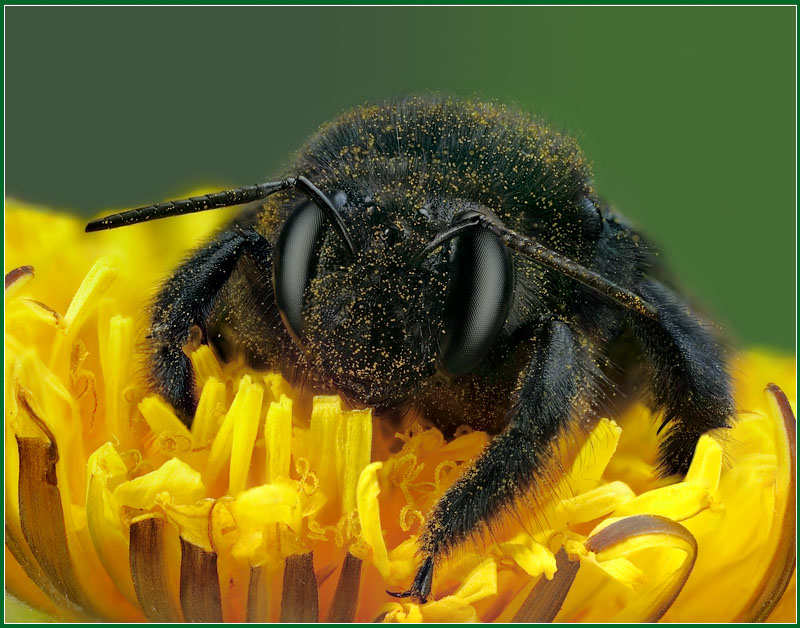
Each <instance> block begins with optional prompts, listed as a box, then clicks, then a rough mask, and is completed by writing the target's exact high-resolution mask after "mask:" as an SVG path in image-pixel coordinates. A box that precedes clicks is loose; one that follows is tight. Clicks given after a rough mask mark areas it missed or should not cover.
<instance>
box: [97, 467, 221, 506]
mask: <svg viewBox="0 0 800 628" xmlns="http://www.w3.org/2000/svg"><path fill="white" fill-rule="evenodd" d="M205 492H206V489H205V486H203V481H202V479H201V477H200V473H198V472H197V471H195V470H194V469H192V468H191V467H190V466H189V465H188V464H186V463H185V462H182V461H181V460H178V459H177V458H172V459H171V460H168V461H167V462H165V463H164V464H163V465H161V467H159V468H158V469H156V470H155V471H152V472H150V473H148V474H146V475H143V476H141V477H138V478H136V479H133V480H130V481H128V482H123V483H122V484H120V485H119V486H118V487H117V488H116V489H114V493H113V495H114V499H115V500H116V501H117V503H119V504H120V505H124V506H130V507H131V508H140V509H149V508H152V507H153V506H155V504H156V498H157V497H158V495H159V494H160V493H168V494H169V496H170V498H171V499H172V501H173V503H176V504H192V503H194V502H196V501H197V500H199V499H202V498H203V497H204V496H205Z"/></svg>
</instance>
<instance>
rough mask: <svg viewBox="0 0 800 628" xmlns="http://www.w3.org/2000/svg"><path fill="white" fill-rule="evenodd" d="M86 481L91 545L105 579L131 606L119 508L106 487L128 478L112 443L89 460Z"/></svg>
mask: <svg viewBox="0 0 800 628" xmlns="http://www.w3.org/2000/svg"><path fill="white" fill-rule="evenodd" d="M87 470H88V473H89V481H88V485H87V487H86V521H87V525H88V528H89V534H90V536H91V538H92V544H93V545H94V548H95V551H96V552H97V556H98V558H99V559H100V561H101V562H102V563H103V566H104V567H105V568H106V571H107V572H108V575H109V576H110V577H111V579H112V580H113V581H114V584H115V585H116V586H117V587H118V588H119V590H120V591H122V593H123V594H124V595H125V597H127V598H128V599H129V600H131V601H132V602H135V600H136V593H135V592H134V590H133V581H132V580H131V572H130V564H129V562H128V538H127V535H126V534H124V533H123V527H122V522H121V521H120V517H119V505H118V504H117V502H116V500H115V499H114V497H113V495H112V493H111V490H110V489H109V483H114V482H118V481H120V480H122V479H124V478H126V477H127V476H128V467H127V465H126V464H125V462H124V460H123V459H122V456H120V455H119V453H117V450H116V449H115V448H114V446H113V445H112V444H111V443H106V444H104V445H102V446H101V447H100V448H99V449H98V450H97V451H95V452H94V453H93V454H92V455H91V456H89V461H88V463H87Z"/></svg>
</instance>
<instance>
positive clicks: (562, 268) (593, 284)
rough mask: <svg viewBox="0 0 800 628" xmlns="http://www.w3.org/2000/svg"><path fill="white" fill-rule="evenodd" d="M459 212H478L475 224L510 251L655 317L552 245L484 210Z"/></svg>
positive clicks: (637, 298)
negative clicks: (532, 236)
mask: <svg viewBox="0 0 800 628" xmlns="http://www.w3.org/2000/svg"><path fill="white" fill-rule="evenodd" d="M462 216H469V217H475V216H477V217H478V218H477V220H478V224H479V225H480V226H481V227H483V228H485V229H488V230H489V231H491V232H492V233H494V234H495V235H496V236H497V237H499V238H500V240H501V241H502V242H503V244H505V245H506V246H507V247H508V248H509V249H511V250H512V251H516V252H517V253H520V254H521V255H524V256H525V257H527V258H529V259H531V260H533V261H534V262H537V263H538V264H541V265H542V266H546V267H547V268H550V269H552V270H554V271H556V272H558V273H561V274H562V275H564V276H566V277H569V278H571V279H574V280H575V281H578V282H580V283H582V284H583V285H585V286H588V287H589V288H592V289H593V290H595V291H596V292H599V293H600V294H602V295H605V296H606V297H608V298H609V299H612V300H613V301H616V302H617V303H618V304H619V305H621V306H623V307H624V308H626V309H629V310H632V311H634V312H638V313H639V314H642V315H643V316H647V317H648V318H652V319H656V320H658V310H657V309H656V308H655V306H653V305H652V304H651V303H648V302H647V301H645V300H644V299H642V297H640V296H639V295H638V294H635V293H633V292H631V291H630V290H628V289H627V288H623V287H622V286H619V285H617V284H616V283H614V282H613V281H611V280H610V279H607V278H606V277H603V275H601V274H600V273H597V272H595V271H593V270H591V269H589V268H586V267H585V266H582V265H581V264H579V263H578V262H576V261H574V260H572V259H570V258H569V257H567V256H566V255H562V254H561V253H558V252H557V251H554V250H553V249H549V248H547V247H546V246H544V245H542V244H539V243H538V242H537V241H536V240H534V239H533V238H529V237H527V236H523V235H520V234H519V233H517V232H516V231H512V230H511V229H509V228H508V227H506V226H505V225H503V224H502V223H501V222H500V221H499V220H498V219H497V218H495V217H493V216H490V215H489V214H487V213H485V212H478V211H475V210H468V211H467V212H462Z"/></svg>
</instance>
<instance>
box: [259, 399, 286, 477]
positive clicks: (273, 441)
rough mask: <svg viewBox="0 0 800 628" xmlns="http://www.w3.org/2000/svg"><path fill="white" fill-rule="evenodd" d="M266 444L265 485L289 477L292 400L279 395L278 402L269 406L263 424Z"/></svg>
mask: <svg viewBox="0 0 800 628" xmlns="http://www.w3.org/2000/svg"><path fill="white" fill-rule="evenodd" d="M264 440H265V442H266V444H267V465H266V466H267V478H266V479H267V483H274V482H277V481H278V480H279V479H281V478H288V477H289V470H290V468H291V466H290V465H291V454H292V400H291V399H290V398H289V397H287V396H286V395H281V397H280V402H279V403H275V402H274V401H273V402H271V403H270V404H269V410H267V420H266V421H265V422H264Z"/></svg>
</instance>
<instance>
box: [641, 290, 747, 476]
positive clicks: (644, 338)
mask: <svg viewBox="0 0 800 628" xmlns="http://www.w3.org/2000/svg"><path fill="white" fill-rule="evenodd" d="M638 292H639V294H641V296H642V297H643V298H644V299H646V300H647V301H648V302H650V303H652V304H653V305H654V306H656V308H657V309H658V315H659V316H658V320H651V319H647V318H644V317H641V316H631V317H630V321H629V322H630V325H631V328H632V330H633V333H634V335H635V336H636V338H637V340H638V341H639V343H640V344H641V346H642V349H643V351H644V357H645V367H646V372H647V379H648V380H649V382H648V383H649V386H650V389H651V396H652V404H651V405H652V406H653V410H654V411H657V412H660V413H661V414H662V416H663V419H662V423H661V426H660V428H659V432H661V430H663V429H664V428H666V429H667V432H666V435H665V436H664V439H663V440H662V442H661V445H660V455H659V470H660V472H661V473H662V474H663V475H673V474H679V475H685V474H686V472H687V471H688V470H689V464H690V463H691V461H692V456H693V455H694V449H695V446H696V445H697V441H698V439H699V438H700V436H702V435H703V434H705V433H706V432H708V431H709V430H713V429H715V428H726V427H730V426H731V417H732V416H733V413H734V403H733V397H732V395H731V381H730V376H729V375H728V372H727V370H726V368H725V360H724V358H723V351H722V348H721V347H720V345H719V344H718V342H717V340H716V339H715V337H714V334H713V333H712V331H711V329H710V327H709V325H708V324H707V323H705V322H704V321H703V320H702V319H700V318H699V317H698V316H697V315H696V314H694V313H693V312H691V311H690V310H689V308H688V306H687V305H686V304H685V303H684V302H682V300H681V299H680V298H679V297H678V296H677V295H676V294H675V293H673V292H672V291H670V290H669V289H668V288H667V287H665V286H664V285H662V284H661V283H659V282H657V281H655V280H649V281H646V282H644V283H643V284H642V285H641V286H640V287H639V290H638Z"/></svg>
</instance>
